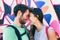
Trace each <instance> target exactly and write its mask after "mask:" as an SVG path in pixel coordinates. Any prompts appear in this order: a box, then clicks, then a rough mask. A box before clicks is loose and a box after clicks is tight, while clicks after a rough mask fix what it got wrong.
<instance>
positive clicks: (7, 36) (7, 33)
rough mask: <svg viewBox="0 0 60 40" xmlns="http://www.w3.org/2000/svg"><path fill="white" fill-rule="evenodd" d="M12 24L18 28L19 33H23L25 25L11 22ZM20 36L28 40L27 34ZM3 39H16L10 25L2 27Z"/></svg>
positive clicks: (23, 39)
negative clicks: (21, 25) (20, 25)
mask: <svg viewBox="0 0 60 40" xmlns="http://www.w3.org/2000/svg"><path fill="white" fill-rule="evenodd" d="M12 25H13V26H14V27H16V28H17V29H18V30H19V32H20V34H23V33H24V32H25V30H26V29H25V27H24V28H21V27H19V26H17V25H16V24H12ZM26 31H27V30H26ZM21 38H22V40H29V38H28V36H27V34H25V35H23V36H22V37H21ZM3 40H18V38H17V35H16V33H15V30H14V29H13V28H12V27H6V28H5V29H4V32H3Z"/></svg>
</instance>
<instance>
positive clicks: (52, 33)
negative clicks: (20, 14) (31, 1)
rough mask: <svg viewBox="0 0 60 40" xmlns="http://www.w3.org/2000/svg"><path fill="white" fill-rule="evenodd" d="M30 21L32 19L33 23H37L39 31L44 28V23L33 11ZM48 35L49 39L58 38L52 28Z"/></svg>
mask: <svg viewBox="0 0 60 40" xmlns="http://www.w3.org/2000/svg"><path fill="white" fill-rule="evenodd" d="M37 16H38V15H37ZM30 21H31V25H35V26H36V28H37V29H36V30H37V31H38V32H39V31H40V30H41V29H42V26H43V24H42V23H41V22H40V21H39V20H38V18H37V17H35V16H34V14H32V13H30ZM48 37H49V40H56V35H55V32H54V30H50V31H49V32H48Z"/></svg>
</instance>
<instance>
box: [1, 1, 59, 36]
mask: <svg viewBox="0 0 60 40" xmlns="http://www.w3.org/2000/svg"><path fill="white" fill-rule="evenodd" d="M20 3H22V4H25V5H27V6H29V7H35V8H36V7H38V8H40V9H41V10H42V11H43V14H44V19H43V24H44V25H47V26H48V25H50V26H51V27H53V28H54V30H55V32H56V33H58V35H59V36H60V26H59V25H60V12H59V11H60V1H59V0H57V1H56V0H0V27H1V28H4V27H6V25H8V24H11V23H13V21H14V16H13V8H14V6H15V5H17V4H20Z"/></svg>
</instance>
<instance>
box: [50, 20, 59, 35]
mask: <svg viewBox="0 0 60 40" xmlns="http://www.w3.org/2000/svg"><path fill="white" fill-rule="evenodd" d="M50 26H51V27H53V29H54V30H55V32H57V33H58V35H59V34H60V31H59V30H60V29H59V22H58V21H56V20H53V21H52V22H51V24H50Z"/></svg>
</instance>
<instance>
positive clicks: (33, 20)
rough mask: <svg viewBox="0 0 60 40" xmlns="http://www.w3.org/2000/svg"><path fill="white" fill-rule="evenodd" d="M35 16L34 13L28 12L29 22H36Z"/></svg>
mask: <svg viewBox="0 0 60 40" xmlns="http://www.w3.org/2000/svg"><path fill="white" fill-rule="evenodd" d="M36 20H37V19H36V17H35V16H34V14H33V13H30V22H31V24H34V23H35V22H36Z"/></svg>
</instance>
